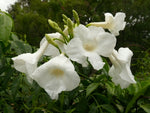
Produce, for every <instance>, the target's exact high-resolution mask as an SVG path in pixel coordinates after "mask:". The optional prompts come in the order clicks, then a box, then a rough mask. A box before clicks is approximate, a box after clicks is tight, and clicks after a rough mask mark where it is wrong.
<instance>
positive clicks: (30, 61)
mask: <svg viewBox="0 0 150 113" xmlns="http://www.w3.org/2000/svg"><path fill="white" fill-rule="evenodd" d="M47 46H48V42H47V40H45V41H44V42H43V44H42V45H41V47H40V48H39V49H38V50H37V51H36V52H35V53H24V54H21V55H18V56H16V57H14V58H12V60H13V61H14V67H15V69H16V70H17V71H20V72H22V73H25V74H26V75H27V79H28V81H29V82H30V83H32V77H31V74H32V73H33V72H34V71H35V69H36V68H37V63H38V61H39V59H40V57H41V56H42V55H43V53H44V51H45V49H46V48H47Z"/></svg>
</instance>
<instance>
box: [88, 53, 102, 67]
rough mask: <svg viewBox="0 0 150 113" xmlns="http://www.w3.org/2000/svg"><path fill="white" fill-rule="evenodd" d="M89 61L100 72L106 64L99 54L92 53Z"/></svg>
mask: <svg viewBox="0 0 150 113" xmlns="http://www.w3.org/2000/svg"><path fill="white" fill-rule="evenodd" d="M88 60H89V62H90V63H91V65H92V66H93V68H94V69H96V70H99V69H102V68H103V66H104V64H105V63H104V62H103V61H102V59H101V57H100V56H99V55H98V54H97V53H91V54H89V55H88Z"/></svg>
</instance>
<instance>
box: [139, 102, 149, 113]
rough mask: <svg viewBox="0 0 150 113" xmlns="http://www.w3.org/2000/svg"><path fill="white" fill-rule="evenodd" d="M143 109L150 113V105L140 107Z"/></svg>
mask: <svg viewBox="0 0 150 113" xmlns="http://www.w3.org/2000/svg"><path fill="white" fill-rule="evenodd" d="M140 107H141V108H143V109H144V111H145V112H147V113H150V104H143V105H140Z"/></svg>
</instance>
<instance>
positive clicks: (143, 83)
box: [125, 80, 150, 113]
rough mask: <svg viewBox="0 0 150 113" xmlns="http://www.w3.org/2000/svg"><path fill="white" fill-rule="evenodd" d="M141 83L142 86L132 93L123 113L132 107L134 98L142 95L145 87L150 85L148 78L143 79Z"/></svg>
mask: <svg viewBox="0 0 150 113" xmlns="http://www.w3.org/2000/svg"><path fill="white" fill-rule="evenodd" d="M141 85H143V88H141V89H140V90H139V91H138V92H137V93H135V94H134V97H133V98H132V99H131V101H130V102H129V103H128V105H127V108H126V110H125V113H128V112H129V110H130V109H131V108H132V107H133V105H134V103H135V102H136V100H137V99H138V98H139V97H140V96H141V95H144V93H145V91H146V90H147V88H148V87H149V86H150V80H147V81H144V82H142V83H141Z"/></svg>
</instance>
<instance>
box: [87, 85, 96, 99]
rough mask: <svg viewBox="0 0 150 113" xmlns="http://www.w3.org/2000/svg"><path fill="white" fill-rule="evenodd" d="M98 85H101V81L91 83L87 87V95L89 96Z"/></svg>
mask: <svg viewBox="0 0 150 113" xmlns="http://www.w3.org/2000/svg"><path fill="white" fill-rule="evenodd" d="M98 86H99V83H92V84H90V85H89V86H88V87H87V89H86V96H89V95H90V94H91V93H92V92H93V91H94V90H95V89H96V88H97V87H98Z"/></svg>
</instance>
